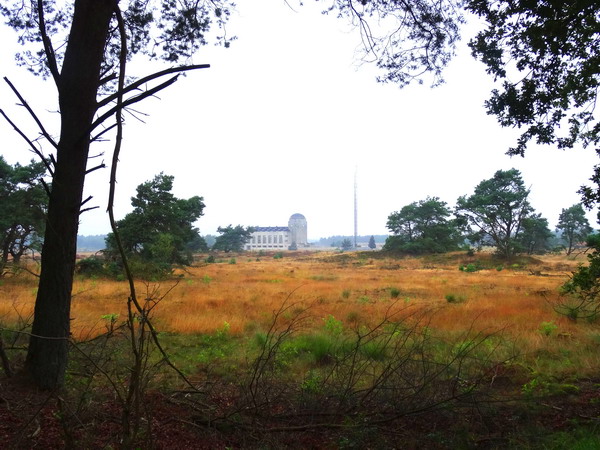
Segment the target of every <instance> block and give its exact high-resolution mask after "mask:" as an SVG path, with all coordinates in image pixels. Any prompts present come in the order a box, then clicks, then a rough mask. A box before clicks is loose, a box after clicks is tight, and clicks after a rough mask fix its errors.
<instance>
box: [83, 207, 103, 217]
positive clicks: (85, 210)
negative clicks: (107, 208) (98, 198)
mask: <svg viewBox="0 0 600 450" xmlns="http://www.w3.org/2000/svg"><path fill="white" fill-rule="evenodd" d="M98 208H100V207H99V206H92V207H91V208H84V209H82V210H81V211H79V215H81V214H83V213H84V212H88V211H91V210H93V209H98Z"/></svg>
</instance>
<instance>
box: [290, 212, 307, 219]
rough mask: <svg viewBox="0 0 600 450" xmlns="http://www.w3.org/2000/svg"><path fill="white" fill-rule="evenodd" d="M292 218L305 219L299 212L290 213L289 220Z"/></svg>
mask: <svg viewBox="0 0 600 450" xmlns="http://www.w3.org/2000/svg"><path fill="white" fill-rule="evenodd" d="M292 219H304V220H306V217H304V216H303V215H302V214H300V213H296V214H292V215H291V217H290V220H292Z"/></svg>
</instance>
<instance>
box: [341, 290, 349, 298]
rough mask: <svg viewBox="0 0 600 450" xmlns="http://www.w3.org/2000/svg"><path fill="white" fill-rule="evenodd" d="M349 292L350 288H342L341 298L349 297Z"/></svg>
mask: <svg viewBox="0 0 600 450" xmlns="http://www.w3.org/2000/svg"><path fill="white" fill-rule="evenodd" d="M350 293H351V291H350V289H344V290H343V291H342V298H350Z"/></svg>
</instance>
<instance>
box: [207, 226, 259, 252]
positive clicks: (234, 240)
mask: <svg viewBox="0 0 600 450" xmlns="http://www.w3.org/2000/svg"><path fill="white" fill-rule="evenodd" d="M217 231H218V232H219V236H218V237H217V239H216V241H215V244H214V245H213V247H212V249H213V250H220V251H223V252H226V253H229V252H241V251H242V250H243V249H244V245H245V244H246V242H248V240H250V238H251V237H252V232H253V231H254V230H253V228H252V227H248V228H244V227H243V226H241V225H236V226H235V227H234V226H232V225H227V226H226V227H224V228H223V227H219V228H218V229H217Z"/></svg>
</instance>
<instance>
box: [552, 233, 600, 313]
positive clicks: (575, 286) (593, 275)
mask: <svg viewBox="0 0 600 450" xmlns="http://www.w3.org/2000/svg"><path fill="white" fill-rule="evenodd" d="M587 245H588V246H589V247H591V248H592V249H593V251H592V253H591V254H589V255H588V256H587V257H588V265H587V266H585V265H583V264H581V265H579V267H578V268H577V270H576V271H575V272H573V273H572V274H571V277H570V279H569V280H568V281H567V282H566V283H564V284H563V285H562V286H561V294H562V295H563V296H564V300H563V301H561V302H559V303H558V304H557V305H556V306H555V310H556V311H557V312H558V313H560V314H563V315H565V316H567V317H568V318H570V319H572V320H577V319H579V318H584V319H588V320H590V321H593V320H596V318H597V317H598V316H599V315H600V234H591V235H589V236H588V240H587Z"/></svg>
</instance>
